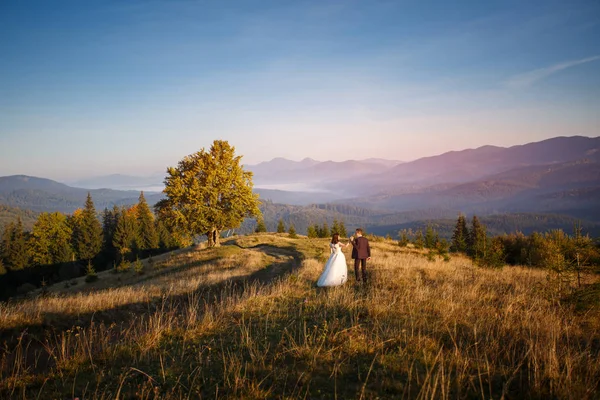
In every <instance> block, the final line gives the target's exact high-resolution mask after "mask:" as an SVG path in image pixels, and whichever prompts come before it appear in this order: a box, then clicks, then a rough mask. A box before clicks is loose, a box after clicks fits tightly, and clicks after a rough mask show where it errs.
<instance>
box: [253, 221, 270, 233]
mask: <svg viewBox="0 0 600 400" xmlns="http://www.w3.org/2000/svg"><path fill="white" fill-rule="evenodd" d="M254 231H255V232H256V233H262V232H266V231H267V226H266V225H265V220H264V219H262V218H259V219H258V222H257V224H256V229H255V230H254Z"/></svg>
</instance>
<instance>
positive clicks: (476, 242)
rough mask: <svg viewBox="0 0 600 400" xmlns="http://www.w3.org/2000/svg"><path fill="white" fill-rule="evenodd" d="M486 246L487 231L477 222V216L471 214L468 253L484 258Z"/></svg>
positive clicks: (474, 256) (477, 257)
mask: <svg viewBox="0 0 600 400" xmlns="http://www.w3.org/2000/svg"><path fill="white" fill-rule="evenodd" d="M486 246H487V233H486V230H485V226H483V225H482V224H481V223H480V222H479V218H477V216H476V215H474V216H473V221H472V222H471V231H470V233H469V247H468V254H469V255H470V256H471V257H473V258H475V259H480V258H485V256H486Z"/></svg>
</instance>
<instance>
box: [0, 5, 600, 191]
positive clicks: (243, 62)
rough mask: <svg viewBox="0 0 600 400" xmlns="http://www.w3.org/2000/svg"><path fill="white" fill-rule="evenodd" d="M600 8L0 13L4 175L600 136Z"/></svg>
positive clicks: (381, 153)
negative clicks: (216, 144)
mask: <svg viewBox="0 0 600 400" xmlns="http://www.w3.org/2000/svg"><path fill="white" fill-rule="evenodd" d="M599 127H600V2H598V1H597V0H591V1H569V2H567V1H546V0H545V1H498V2H494V1H464V2H448V1H335V2H333V1H282V0H279V1H214V2H205V1H193V0H181V1H177V0H157V1H154V0H143V1H135V0H128V1H96V0H90V1H60V0H56V1H45V0H44V1H37V2H35V1H27V0H24V1H16V0H5V1H1V2H0V175H9V174H28V175H36V176H44V177H49V178H54V179H59V180H69V179H76V178H81V177H85V176H94V175H104V174H109V173H129V174H149V173H154V172H157V171H163V170H164V169H165V167H166V166H168V165H174V164H176V162H177V161H178V160H179V159H180V158H181V157H183V156H185V155H187V154H190V153H192V152H194V151H197V150H199V149H200V148H202V147H208V146H210V143H211V142H212V141H213V140H214V139H226V140H229V141H230V143H232V144H233V145H234V146H236V149H237V151H238V152H239V153H240V154H243V155H244V161H245V162H247V163H257V162H260V161H263V160H268V159H271V158H273V157H278V156H282V157H287V158H291V159H301V158H304V157H312V158H315V159H320V160H327V159H332V160H345V159H361V158H368V157H384V158H392V159H400V160H411V159H415V158H418V157H421V156H427V155H433V154H438V153H441V152H443V151H447V150H456V149H463V148H470V147H477V146H481V145H485V144H495V145H503V146H507V145H514V144H521V143H526V142H531V141H537V140H542V139H545V138H549V137H554V136H572V135H585V136H598V135H600V132H599V131H600V128H599Z"/></svg>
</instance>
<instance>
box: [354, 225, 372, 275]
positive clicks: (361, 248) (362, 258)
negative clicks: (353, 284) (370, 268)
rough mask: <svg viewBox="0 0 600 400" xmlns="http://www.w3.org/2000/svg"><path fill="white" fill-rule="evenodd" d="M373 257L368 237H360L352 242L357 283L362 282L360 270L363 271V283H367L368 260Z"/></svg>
mask: <svg viewBox="0 0 600 400" xmlns="http://www.w3.org/2000/svg"><path fill="white" fill-rule="evenodd" d="M370 257H371V247H369V241H368V240H367V238H366V237H364V236H360V237H357V238H356V239H354V240H353V241H352V259H354V276H355V277H356V281H357V282H360V281H361V274H360V272H361V271H359V269H358V267H359V265H360V267H361V269H362V281H364V282H366V281H367V258H370Z"/></svg>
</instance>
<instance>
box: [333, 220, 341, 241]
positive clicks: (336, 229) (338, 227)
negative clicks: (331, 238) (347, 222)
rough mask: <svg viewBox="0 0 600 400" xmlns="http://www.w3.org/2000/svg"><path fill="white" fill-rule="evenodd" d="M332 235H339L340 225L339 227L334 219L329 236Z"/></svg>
mask: <svg viewBox="0 0 600 400" xmlns="http://www.w3.org/2000/svg"><path fill="white" fill-rule="evenodd" d="M334 233H337V234H340V225H339V222H338V220H337V219H334V220H333V224H332V225H331V234H332V235H333V234H334ZM340 236H341V235H340ZM341 237H344V236H341Z"/></svg>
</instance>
